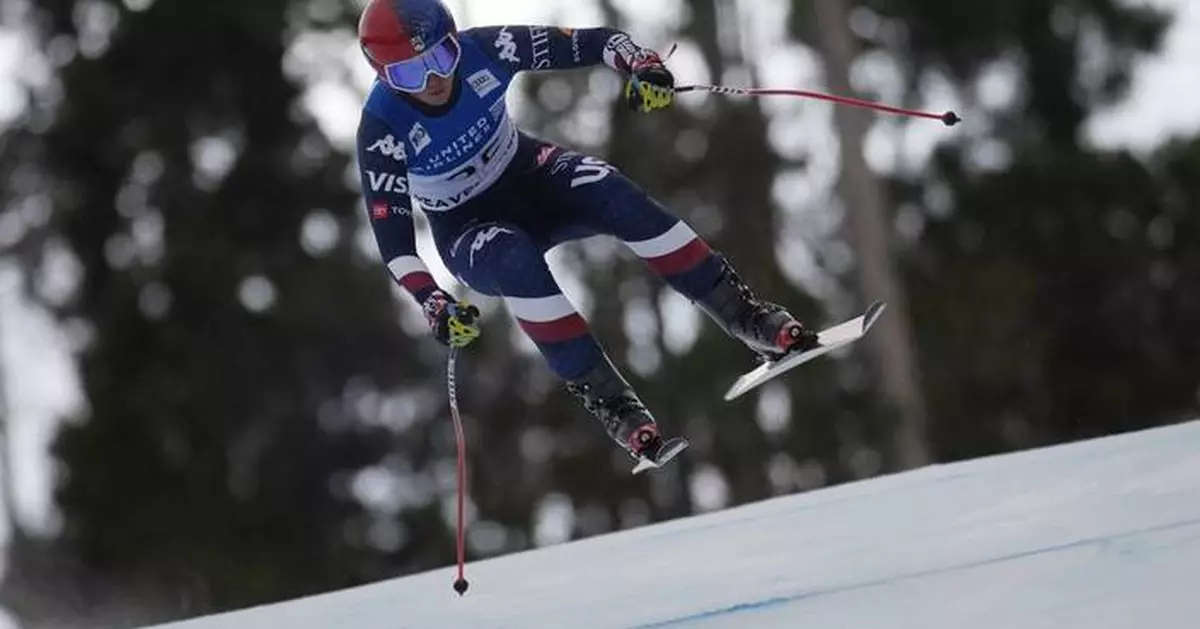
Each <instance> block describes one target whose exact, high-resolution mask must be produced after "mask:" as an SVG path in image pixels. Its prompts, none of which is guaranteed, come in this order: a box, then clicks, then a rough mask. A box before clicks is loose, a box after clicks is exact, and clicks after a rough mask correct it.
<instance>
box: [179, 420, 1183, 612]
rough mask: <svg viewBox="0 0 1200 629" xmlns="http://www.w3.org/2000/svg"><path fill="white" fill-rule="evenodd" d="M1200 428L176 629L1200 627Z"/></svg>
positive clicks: (792, 503)
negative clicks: (460, 581) (463, 585)
mask: <svg viewBox="0 0 1200 629" xmlns="http://www.w3.org/2000/svg"><path fill="white" fill-rule="evenodd" d="M1198 451H1200V423H1189V424H1180V425H1176V426H1172V427H1168V428H1161V429H1156V430H1151V431H1146V432H1140V433H1134V434H1127V435H1122V436H1117V437H1110V438H1106V439H1100V440H1095V441H1089V442H1083V443H1076V444H1071V445H1068V446H1062V447H1057V448H1049V449H1043V450H1036V451H1029V452H1023V453H1019V454H1013V455H1006V456H1000V457H993V458H987V459H979V460H975V461H970V462H965V463H960V464H954V465H945V466H935V467H930V468H925V469H922V470H918V471H915V472H911V473H907V474H899V475H894V476H889V477H883V478H879V479H873V480H870V481H865V482H860V483H854V484H849V485H843V486H839V487H834V488H830V489H827V490H823V491H817V492H810V493H806V494H802V495H797V496H792V497H787V498H780V499H776V500H771V501H767V502H763V503H758V504H754V505H749V506H746V507H741V508H736V509H729V510H726V511H722V512H719V513H714V514H709V515H705V516H699V517H693V518H689V519H686V520H680V521H675V522H670V523H665V524H661V525H654V526H646V527H642V528H639V529H635V530H632V531H626V532H622V533H616V534H611V535H605V536H601V537H596V538H592V539H588V540H584V541H579V542H573V543H568V544H562V545H559V546H555V547H552V548H545V549H540V550H536V551H531V552H526V553H520V554H515V555H510V556H507V557H502V558H499V559H495V560H490V561H485V562H480V563H475V564H470V565H468V571H467V576H468V578H469V579H470V580H471V591H470V592H468V593H467V595H466V596H465V597H463V598H459V597H458V596H457V595H456V594H455V593H454V591H453V590H452V589H451V587H450V586H451V583H452V581H453V578H454V577H453V571H452V569H445V570H439V571H436V572H432V573H427V574H422V575H417V576H412V577H407V578H403V579H397V580H394V581H388V582H383V583H379V584H375V585H371V586H367V587H362V588H356V589H352V590H345V591H341V592H337V593H333V594H329V595H325V596H320V597H315V598H310V599H304V600H300V601H295V602H290V603H283V604H279V605H275V606H268V607H261V608H257V609H252V610H247V611H242V612H234V613H230V614H226V615H218V616H213V617H210V618H204V619H197V620H192V621H186V622H182V623H175V624H172V625H165V626H169V627H171V628H172V629H268V628H271V629H274V628H276V627H279V628H286V629H342V628H345V629H350V628H353V629H401V628H425V627H429V628H433V629H448V628H454V627H514V628H522V629H533V628H539V627H547V628H549V627H553V628H556V629H591V628H600V627H603V628H609V627H612V628H623V627H631V628H648V627H679V628H683V629H697V628H701V627H704V628H728V627H739V628H740V627H768V628H776V627H778V628H783V627H789V628H791V627H805V628H817V627H822V628H823V627H838V628H842V627H846V628H863V629H866V628H872V627H880V628H887V629H907V628H911V629H935V628H941V627H945V628H953V629H965V628H970V629H1002V628H1003V629H1017V628H1019V629H1039V628H1051V627H1054V628H1086V629H1107V628H1117V627H1121V628H1126V627H1129V628H1133V627H1138V628H1141V627H1154V628H1155V629H1169V628H1180V629H1182V628H1185V627H1186V628H1189V629H1190V628H1195V627H1200V455H1198V454H1197V452H1198Z"/></svg>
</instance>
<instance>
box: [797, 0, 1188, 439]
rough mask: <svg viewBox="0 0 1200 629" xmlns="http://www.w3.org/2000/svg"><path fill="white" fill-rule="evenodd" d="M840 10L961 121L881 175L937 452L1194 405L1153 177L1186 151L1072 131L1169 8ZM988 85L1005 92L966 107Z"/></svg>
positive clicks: (870, 6)
mask: <svg viewBox="0 0 1200 629" xmlns="http://www.w3.org/2000/svg"><path fill="white" fill-rule="evenodd" d="M857 7H858V8H857V9H855V11H854V12H853V13H851V14H850V18H849V22H850V24H851V25H852V26H855V27H856V32H857V33H858V35H859V36H860V41H859V45H860V46H861V47H862V48H863V49H865V50H868V51H870V53H871V54H873V55H874V61H875V62H879V61H880V59H885V60H890V61H893V62H894V63H893V64H892V65H891V67H895V68H898V69H900V70H901V72H902V73H903V74H904V80H905V83H906V84H907V85H908V86H909V88H910V89H909V90H908V94H907V98H908V99H909V100H910V101H911V102H914V103H917V102H919V101H920V100H921V99H922V96H923V93H922V92H921V90H920V89H919V88H922V87H925V86H928V85H930V84H931V82H932V81H933V80H936V79H937V78H938V77H942V78H945V79H949V80H950V82H951V83H952V84H953V85H954V86H955V88H956V90H957V93H958V95H959V97H960V98H961V99H962V100H963V102H964V104H965V108H964V110H963V111H964V112H965V113H966V117H967V118H968V123H967V124H966V125H965V126H964V127H959V128H958V129H961V131H959V132H958V133H957V134H956V135H958V136H959V139H958V140H956V141H955V142H952V143H950V144H948V145H946V146H943V147H942V148H941V149H940V150H939V152H938V154H937V156H936V158H935V160H934V161H933V163H932V168H930V169H928V170H925V169H920V168H912V167H911V166H912V165H909V168H907V169H898V170H897V172H894V173H891V175H892V177H893V183H894V185H893V189H892V194H893V195H894V197H895V200H896V202H895V207H897V208H900V209H901V211H899V212H897V213H896V214H895V217H896V219H895V220H896V221H897V224H899V222H900V221H904V222H905V223H906V224H907V225H908V227H907V232H908V237H907V238H908V239H907V240H905V239H903V238H901V237H900V235H899V232H898V231H897V232H895V234H894V238H895V239H896V240H897V241H898V243H900V245H901V246H902V247H903V251H905V252H906V255H905V259H904V261H903V270H904V273H905V275H906V279H907V282H908V285H909V289H910V290H911V291H912V292H913V293H914V297H913V299H912V310H913V318H914V322H915V325H916V335H917V338H918V339H919V345H920V352H921V353H920V359H921V373H922V375H923V377H924V380H923V382H924V388H925V391H926V394H927V396H928V398H929V400H930V411H931V415H932V419H933V424H932V426H931V430H930V434H931V435H932V437H933V439H934V446H935V452H936V456H937V458H938V459H940V460H946V459H955V458H960V457H966V456H975V455H980V454H986V453H991V452H996V451H1000V450H1004V449H1008V448H1013V447H1028V446H1032V445H1040V444H1047V443H1053V442H1057V441H1061V440H1066V439H1075V438H1081V437H1087V436H1097V435H1102V434H1108V433H1110V432H1113V431H1117V430H1122V429H1129V428H1134V427H1143V426H1148V425H1154V424H1157V423H1161V422H1164V421H1171V420H1174V419H1177V418H1179V417H1181V416H1182V415H1183V414H1185V413H1187V412H1189V410H1190V411H1192V412H1194V409H1195V406H1196V400H1195V391H1196V388H1197V385H1198V384H1200V383H1198V382H1197V380H1196V378H1195V377H1188V376H1186V375H1184V374H1187V373H1195V371H1194V368H1193V367H1192V365H1193V361H1194V360H1195V352H1194V342H1193V341H1191V340H1190V339H1192V338H1194V336H1195V335H1194V334H1190V333H1189V332H1188V331H1186V330H1185V329H1183V328H1180V327H1179V326H1178V325H1175V324H1173V322H1175V321H1177V320H1187V319H1186V318H1187V317H1188V316H1189V315H1193V314H1194V310H1193V309H1192V308H1193V306H1192V305H1191V301H1190V300H1189V299H1188V298H1187V297H1186V294H1187V288H1186V286H1187V284H1186V282H1185V280H1183V278H1184V277H1187V276H1188V273H1189V272H1190V271H1189V266H1188V265H1189V264H1191V260H1190V258H1189V257H1188V256H1187V255H1186V253H1185V252H1183V251H1175V249H1174V248H1175V244H1174V239H1175V236H1174V234H1175V233H1177V232H1176V226H1177V225H1178V224H1179V223H1180V222H1181V221H1183V220H1185V218H1184V217H1183V215H1182V214H1181V212H1180V211H1179V210H1178V209H1174V208H1176V204H1177V203H1178V198H1179V197H1180V196H1181V195H1183V194H1184V193H1183V192H1182V190H1181V185H1180V182H1179V181H1177V180H1175V178H1174V177H1173V176H1168V173H1177V172H1181V171H1183V170H1185V169H1186V164H1188V161H1187V159H1184V158H1181V157H1179V155H1180V151H1179V150H1177V149H1176V150H1174V151H1168V152H1167V153H1164V154H1163V155H1161V156H1159V158H1157V159H1155V160H1149V161H1139V160H1137V159H1134V158H1133V157H1132V156H1129V155H1127V154H1115V155H1107V154H1100V153H1098V152H1097V151H1095V149H1093V148H1091V147H1089V146H1087V145H1086V144H1085V143H1084V142H1083V141H1082V137H1081V132H1082V128H1083V124H1084V122H1085V121H1086V119H1087V116H1088V115H1089V112H1090V111H1092V110H1093V109H1094V108H1096V107H1099V106H1101V105H1104V104H1109V103H1113V102H1115V101H1116V100H1117V99H1118V98H1120V97H1121V96H1123V95H1124V93H1125V89H1126V87H1127V86H1128V84H1129V75H1130V69H1131V64H1132V61H1133V60H1134V59H1135V58H1136V56H1137V55H1139V54H1142V53H1146V52H1149V51H1152V50H1154V49H1155V47H1156V46H1157V42H1158V41H1159V39H1160V35H1161V33H1162V30H1163V28H1164V26H1165V24H1166V16H1164V15H1162V14H1159V13H1157V12H1155V11H1154V10H1151V9H1149V8H1147V7H1133V6H1126V5H1124V4H1121V3H1117V2H1113V1H1110V0H1089V1H1088V2H1082V3H1080V2H1066V1H1063V2H1045V1H1042V0H1028V1H1024V0H1022V1H1016V2H1006V3H990V4H986V5H975V4H970V3H945V2H934V1H930V0H905V1H902V2H876V1H872V0H862V1H860V2H858V3H857ZM802 13H803V12H800V11H798V12H797V14H798V15H799V14H802ZM802 23H803V22H797V24H798V28H801V26H800V25H801V24H802ZM985 78H988V79H991V85H992V86H995V85H996V83H997V80H999V81H1000V82H1001V84H1003V83H1004V82H1011V84H1012V85H1013V89H1014V92H1015V93H1014V94H1012V95H1011V97H1010V98H1007V99H1006V102H1005V103H1004V104H997V103H996V101H995V99H994V98H993V99H991V100H990V101H983V100H982V99H981V97H980V96H981V90H982V89H983V87H982V85H983V81H984V79H985ZM993 93H994V92H993ZM982 105H986V106H982ZM918 124H921V123H918ZM914 226H915V227H914ZM1179 233H1182V232H1179ZM1134 339H1136V340H1134Z"/></svg>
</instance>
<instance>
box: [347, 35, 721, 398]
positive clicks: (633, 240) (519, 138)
mask: <svg viewBox="0 0 1200 629" xmlns="http://www.w3.org/2000/svg"><path fill="white" fill-rule="evenodd" d="M459 39H460V43H461V49H462V53H461V54H462V56H461V59H460V60H459V66H458V70H457V72H456V75H455V79H454V87H453V92H452V95H451V97H450V100H449V102H448V103H447V104H446V105H443V106H440V107H437V108H432V107H429V106H428V105H424V104H422V103H420V102H418V101H416V100H413V99H412V98H410V97H407V96H404V95H401V94H399V93H396V92H393V91H391V90H390V89H389V88H388V87H386V86H385V85H384V84H383V83H381V82H378V81H377V82H376V84H375V86H374V87H373V89H372V90H371V93H370V95H369V96H368V98H367V101H366V103H365V105H364V107H363V112H362V119H361V123H360V126H359V130H358V162H359V167H360V170H361V176H362V189H363V195H364V197H365V200H366V206H367V211H368V213H369V215H370V220H371V226H372V228H373V230H374V233H375V237H376V241H377V243H378V245H379V251H380V254H381V256H382V259H383V261H384V263H385V264H386V265H387V267H388V269H389V270H390V271H391V274H392V276H393V277H394V278H395V280H396V281H397V282H399V283H400V284H401V285H402V286H403V287H404V288H405V289H406V290H407V291H408V292H409V293H410V294H412V296H413V297H414V299H415V300H416V301H417V302H418V303H419V304H423V303H425V302H426V300H428V299H429V298H430V296H431V295H433V294H435V292H436V291H438V290H439V289H438V287H437V286H436V285H435V283H434V280H433V278H432V276H431V275H430V273H429V271H428V268H427V267H426V266H425V264H424V263H423V262H422V260H421V259H420V258H419V257H418V256H417V253H416V244H415V239H414V233H413V219H412V212H413V209H414V207H419V208H420V209H421V210H422V211H423V212H424V213H425V215H426V217H427V218H428V220H429V224H430V227H431V230H432V233H433V238H434V242H435V243H436V245H437V250H438V253H439V255H440V256H441V258H442V260H443V261H444V263H445V264H446V267H447V268H448V269H449V270H450V271H451V272H452V273H453V274H454V275H455V276H456V277H457V278H459V279H460V280H461V281H462V282H463V283H464V284H466V285H467V286H469V287H471V288H472V289H473V290H476V291H478V292H480V293H482V294H485V295H489V296H496V297H501V298H503V300H504V303H505V305H506V306H507V308H508V310H509V311H510V312H511V313H512V315H513V316H514V317H515V318H516V320H517V322H518V323H519V325H520V326H521V328H522V329H523V330H524V332H525V333H526V334H528V336H529V337H530V339H532V340H533V341H534V343H535V344H536V345H537V346H538V348H539V349H540V350H541V352H542V354H543V355H544V356H545V357H546V359H547V362H548V364H549V366H550V367H551V369H553V370H554V372H555V373H557V374H558V375H559V376H560V377H561V378H563V379H564V380H573V379H575V378H579V377H581V376H583V375H584V374H585V373H587V372H589V371H590V370H591V369H593V368H594V367H595V366H596V365H598V364H599V363H600V361H601V360H603V351H602V350H601V349H600V346H599V345H598V344H597V343H596V341H595V339H594V338H593V337H592V335H591V333H590V331H589V329H588V326H587V323H586V322H585V321H584V319H583V318H582V317H581V316H580V315H579V313H578V312H577V311H576V309H575V308H574V307H573V306H572V304H571V303H570V302H569V301H568V300H567V298H566V297H565V296H564V295H563V294H562V291H561V290H560V289H559V286H558V284H557V282H556V281H555V279H554V277H553V276H552V274H551V272H550V270H549V268H548V266H547V264H546V261H545V253H546V252H547V251H548V250H549V249H550V248H552V247H554V246H555V245H558V244H560V243H563V242H566V241H569V240H574V239H578V238H584V237H589V236H593V235H608V236H613V237H616V238H617V239H619V240H621V241H623V242H624V243H625V244H626V245H627V246H628V247H629V248H630V249H631V250H632V251H633V252H634V253H636V254H637V255H638V256H640V257H641V258H642V259H644V260H646V262H647V263H648V265H649V266H650V267H651V269H653V270H654V271H655V272H656V273H658V274H659V275H660V276H662V277H663V278H664V279H665V280H666V281H667V282H669V283H670V285H671V286H673V287H674V288H675V289H676V290H678V291H680V292H681V293H682V294H684V295H685V296H687V297H689V298H690V299H692V300H693V301H697V300H700V299H702V298H703V297H704V296H706V295H708V293H709V292H710V291H711V289H712V287H713V285H714V284H715V283H716V282H717V279H718V276H719V275H720V272H721V266H720V261H719V258H718V257H717V256H716V254H714V253H713V251H712V250H711V249H710V248H709V246H708V245H707V244H706V243H705V242H704V241H703V240H702V239H701V238H699V237H698V236H697V235H696V233H695V232H694V231H693V230H692V229H691V228H690V227H689V226H688V225H686V224H685V223H684V222H682V221H680V220H679V219H678V218H676V217H674V216H672V215H671V214H670V213H668V212H667V211H666V210H665V209H664V208H663V207H662V206H661V205H659V204H658V203H657V202H656V201H654V200H653V199H651V198H650V197H648V196H647V195H646V193H645V192H643V191H642V190H641V189H640V188H639V187H638V186H636V185H635V184H634V183H633V182H631V181H630V180H629V179H627V178H626V177H625V176H624V175H622V174H621V173H620V172H619V171H618V170H617V169H616V168H614V167H613V166H611V165H609V164H607V163H605V162H604V161H602V160H600V159H597V158H595V157H591V156H587V155H583V154H580V153H577V152H575V151H571V150H569V149H566V148H563V147H560V146H556V145H554V144H551V143H548V142H543V141H540V140H538V139H536V138H533V137H531V136H529V135H527V134H525V133H523V132H522V131H521V130H519V129H518V128H517V127H516V125H515V124H514V122H513V121H512V119H511V118H510V117H509V114H508V110H507V106H506V102H505V95H506V93H507V90H508V87H509V84H510V83H511V82H512V80H513V78H514V77H515V76H516V75H517V74H518V73H519V72H522V71H537V70H563V69H570V68H580V67H587V66H595V65H599V64H601V63H604V64H606V65H608V66H609V67H611V68H613V69H614V70H616V71H618V72H622V73H628V72H629V68H630V67H631V64H633V63H634V62H635V60H637V59H638V58H639V55H645V54H647V51H645V50H644V49H642V48H640V47H638V46H637V45H635V44H634V43H633V42H632V40H631V39H630V38H629V37H628V36H627V35H626V34H624V33H622V32H620V31H617V30H613V29H607V28H589V29H575V30H572V29H560V28H554V27H546V26H496V27H487V28H474V29H468V30H464V31H461V32H460V33H459Z"/></svg>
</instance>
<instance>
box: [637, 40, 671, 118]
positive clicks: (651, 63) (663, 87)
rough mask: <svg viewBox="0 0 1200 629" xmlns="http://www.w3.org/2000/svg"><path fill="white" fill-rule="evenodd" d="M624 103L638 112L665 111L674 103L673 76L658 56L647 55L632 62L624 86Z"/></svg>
mask: <svg viewBox="0 0 1200 629" xmlns="http://www.w3.org/2000/svg"><path fill="white" fill-rule="evenodd" d="M625 102H627V103H628V104H629V106H630V108H632V109H633V110H634V111H639V112H648V111H654V110H656V109H665V108H667V107H670V106H671V104H672V103H674V102H675V76H674V75H672V74H671V71H670V70H668V69H667V67H666V66H665V65H663V62H662V60H661V59H659V57H658V55H656V54H654V53H648V54H647V55H645V56H644V57H642V58H639V59H637V60H635V61H634V62H633V65H632V67H631V68H630V73H629V82H628V83H626V84H625Z"/></svg>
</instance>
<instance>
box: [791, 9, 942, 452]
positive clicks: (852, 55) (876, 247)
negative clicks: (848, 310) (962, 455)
mask: <svg viewBox="0 0 1200 629" xmlns="http://www.w3.org/2000/svg"><path fill="white" fill-rule="evenodd" d="M848 5H849V0H817V2H814V3H812V10H813V12H814V13H815V14H816V20H815V26H816V31H817V32H818V33H819V34H820V37H819V38H818V39H819V41H820V45H821V52H822V57H823V59H824V66H825V75H826V82H827V83H828V84H829V86H830V88H831V89H832V90H833V91H834V92H835V93H839V94H846V95H853V94H852V90H851V87H850V68H851V65H852V64H853V63H854V61H855V59H856V57H857V56H858V54H859V51H860V47H859V45H858V42H857V40H856V38H855V36H854V34H853V33H852V32H851V30H850V24H849V21H850V11H849V8H848ZM871 117H872V116H871V115H870V114H869V113H868V112H867V111H865V110H862V109H856V108H853V107H839V108H837V110H836V111H835V112H834V121H835V124H836V125H837V128H838V134H839V140H840V149H839V151H838V153H839V155H840V156H841V171H842V172H841V180H840V184H839V187H838V190H839V196H840V197H841V199H842V201H843V203H844V204H845V205H846V223H847V230H846V231H847V237H848V238H849V240H850V242H851V243H852V246H853V247H854V257H855V263H854V269H855V273H856V277H857V284H858V287H857V288H858V293H859V301H860V303H861V304H863V305H866V304H869V303H871V302H873V301H875V300H883V301H885V302H887V304H888V310H887V311H886V313H885V314H886V316H885V317H884V318H883V319H882V320H881V321H880V322H879V323H878V325H877V328H876V329H875V330H874V331H873V333H872V334H871V336H870V337H869V338H868V339H867V340H866V343H864V345H866V346H867V347H869V348H871V349H872V351H873V353H874V354H875V356H874V362H875V364H876V365H877V369H878V379H879V382H880V385H881V386H880V390H881V392H882V393H883V394H884V395H885V396H886V397H887V399H888V401H889V402H890V403H891V404H892V405H893V406H894V407H895V409H896V411H897V413H896V421H895V424H896V430H895V433H894V437H893V438H892V439H891V442H892V444H893V446H894V447H893V450H894V452H893V453H892V461H891V465H889V468H899V469H909V468H914V467H919V466H922V465H926V464H927V463H929V462H930V460H929V446H928V439H929V436H928V435H927V434H926V433H927V430H926V425H927V424H928V418H927V417H926V415H927V411H926V408H925V399H924V394H923V392H922V391H921V385H920V372H919V369H918V365H917V357H916V351H915V342H914V340H913V331H912V324H911V323H910V316H909V312H908V299H907V297H906V296H905V291H904V287H903V286H902V283H901V280H900V279H899V278H898V277H897V275H898V274H897V272H896V269H895V258H894V256H893V254H892V239H891V237H890V235H889V232H890V229H889V225H890V224H891V223H892V222H891V221H889V220H888V219H889V212H888V211H887V203H888V199H887V192H886V190H885V186H884V184H883V182H881V181H880V179H879V177H878V176H877V175H876V174H875V173H873V172H871V170H870V167H869V166H868V165H867V158H866V155H865V154H864V151H865V150H866V138H867V132H868V131H869V129H870V126H871Z"/></svg>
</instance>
